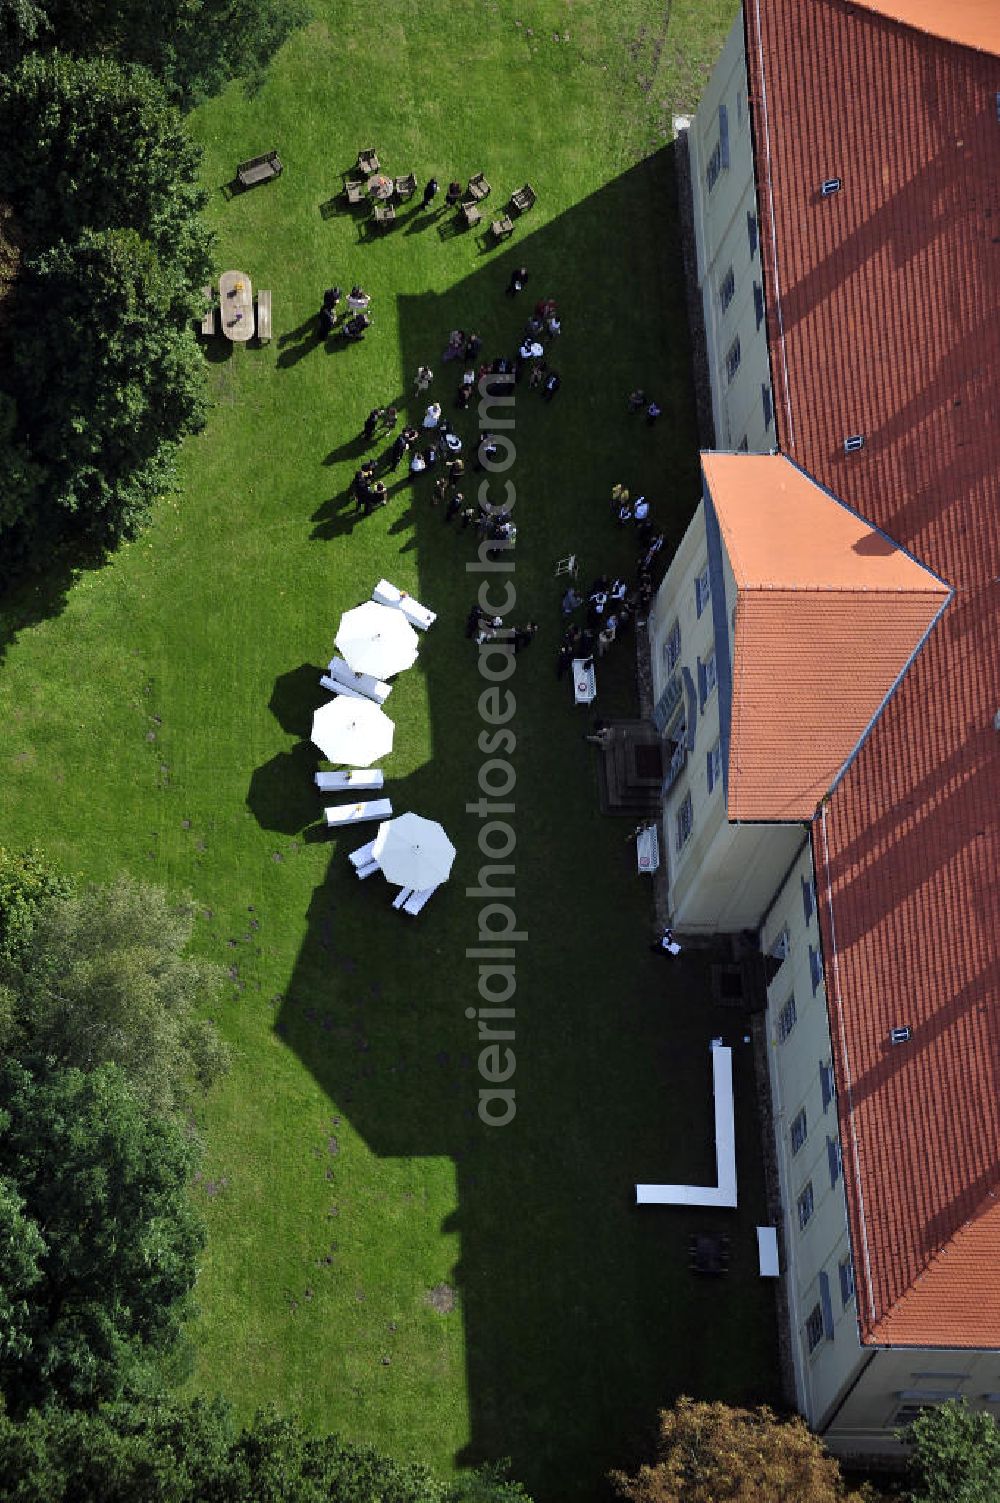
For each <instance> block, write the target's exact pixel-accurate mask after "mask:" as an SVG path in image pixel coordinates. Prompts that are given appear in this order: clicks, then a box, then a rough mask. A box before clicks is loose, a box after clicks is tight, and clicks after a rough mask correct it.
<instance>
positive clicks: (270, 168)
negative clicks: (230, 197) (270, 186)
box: [236, 151, 282, 188]
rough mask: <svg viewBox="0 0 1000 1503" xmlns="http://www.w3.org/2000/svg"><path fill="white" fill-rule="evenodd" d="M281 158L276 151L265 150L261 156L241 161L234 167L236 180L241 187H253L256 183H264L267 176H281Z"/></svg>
mask: <svg viewBox="0 0 1000 1503" xmlns="http://www.w3.org/2000/svg"><path fill="white" fill-rule="evenodd" d="M281 171H282V168H281V158H280V157H279V156H278V153H277V152H276V151H266V152H265V153H264V155H263V156H262V157H251V158H250V160H249V162H241V163H240V164H239V166H238V167H237V169H236V180H237V182H238V183H239V185H240V187H241V188H253V187H255V186H256V185H257V183H266V182H267V181H268V179H269V178H272V177H280V176H281Z"/></svg>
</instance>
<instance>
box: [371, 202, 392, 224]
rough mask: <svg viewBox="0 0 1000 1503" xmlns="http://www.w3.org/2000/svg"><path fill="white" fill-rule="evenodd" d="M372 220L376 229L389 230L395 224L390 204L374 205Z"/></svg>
mask: <svg viewBox="0 0 1000 1503" xmlns="http://www.w3.org/2000/svg"><path fill="white" fill-rule="evenodd" d="M372 219H373V220H374V222H375V227H376V229H380V230H391V229H392V226H393V225H394V224H395V223H396V211H395V209H394V208H393V207H392V204H375V205H374V207H373V208H372Z"/></svg>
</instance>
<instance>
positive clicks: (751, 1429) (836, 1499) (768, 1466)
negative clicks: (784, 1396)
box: [611, 1398, 865, 1503]
mask: <svg viewBox="0 0 1000 1503" xmlns="http://www.w3.org/2000/svg"><path fill="white" fill-rule="evenodd" d="M611 1480H612V1483H613V1485H614V1487H615V1490H616V1492H617V1494H618V1496H619V1497H620V1498H627V1499H628V1500H629V1503H862V1499H863V1498H864V1496H865V1495H864V1494H858V1493H849V1492H848V1490H847V1488H846V1487H845V1485H844V1482H843V1480H842V1478H841V1475H840V1470H839V1468H838V1466H837V1463H836V1461H835V1460H834V1459H833V1457H832V1456H830V1455H829V1453H828V1452H827V1451H826V1450H825V1449H824V1447H823V1444H822V1442H821V1441H820V1440H818V1439H817V1437H816V1436H815V1435H813V1434H812V1433H811V1431H809V1430H808V1429H807V1428H806V1426H805V1423H804V1421H803V1420H801V1419H800V1418H798V1416H796V1417H795V1418H794V1419H789V1420H781V1419H779V1418H778V1417H777V1415H775V1414H774V1412H773V1411H772V1410H771V1409H768V1408H767V1407H761V1408H758V1409H752V1410H751V1409H736V1408H730V1407H729V1406H728V1405H727V1404H719V1403H715V1404H704V1403H695V1402H694V1400H692V1399H687V1398H682V1399H679V1400H678V1402H677V1404H676V1406H675V1407H674V1408H673V1409H666V1410H663V1411H662V1412H661V1414H660V1423H659V1437H658V1441H657V1447H656V1455H655V1458H654V1460H653V1461H652V1462H650V1463H649V1464H648V1465H646V1466H642V1467H640V1468H639V1471H638V1472H637V1473H636V1474H635V1475H634V1476H627V1475H626V1474H625V1473H624V1472H616V1473H614V1474H613V1475H612V1478H611Z"/></svg>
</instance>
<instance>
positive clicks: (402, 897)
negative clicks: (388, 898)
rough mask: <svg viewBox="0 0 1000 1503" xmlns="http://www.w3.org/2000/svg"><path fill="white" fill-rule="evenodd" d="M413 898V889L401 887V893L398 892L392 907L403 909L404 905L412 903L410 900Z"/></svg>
mask: <svg viewBox="0 0 1000 1503" xmlns="http://www.w3.org/2000/svg"><path fill="white" fill-rule="evenodd" d="M412 896H413V888H412V887H401V888H400V889H399V891H398V892H397V894H396V896H395V897H394V898H393V900H392V906H393V908H402V906H403V904H404V903H408V902H409V901H410V899H411V897H412Z"/></svg>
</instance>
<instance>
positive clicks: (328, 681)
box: [320, 673, 368, 699]
mask: <svg viewBox="0 0 1000 1503" xmlns="http://www.w3.org/2000/svg"><path fill="white" fill-rule="evenodd" d="M320 684H321V685H322V687H323V688H324V689H329V691H330V693H331V694H343V695H344V697H345V698H346V699H367V698H368V695H367V694H362V692H361V690H360V689H349V688H348V687H347V685H346V684H342V683H341V682H340V679H339V678H330V677H329V675H328V674H325V673H324V674H323V676H322V678H321V679H320Z"/></svg>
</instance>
